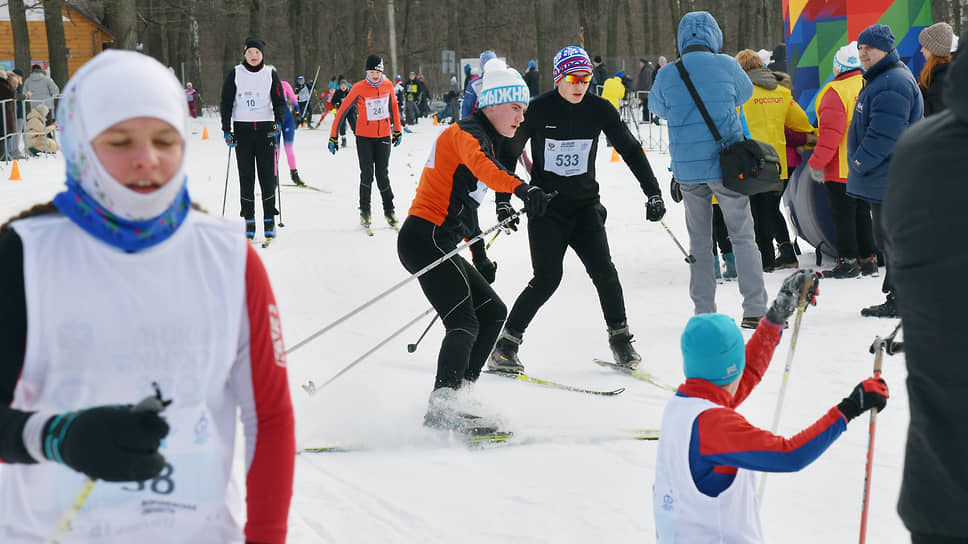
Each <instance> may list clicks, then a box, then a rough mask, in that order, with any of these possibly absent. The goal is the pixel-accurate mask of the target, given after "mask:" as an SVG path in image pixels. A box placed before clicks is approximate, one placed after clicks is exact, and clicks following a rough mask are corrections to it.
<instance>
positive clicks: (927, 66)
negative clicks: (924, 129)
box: [918, 23, 954, 117]
mask: <svg viewBox="0 0 968 544" xmlns="http://www.w3.org/2000/svg"><path fill="white" fill-rule="evenodd" d="M953 38H954V31H953V30H952V29H951V25H949V24H948V23H935V24H933V25H931V26H929V27H928V28H925V29H924V30H922V31H921V33H920V34H918V42H920V43H921V53H922V54H924V60H925V62H924V67H923V68H921V75H920V77H918V86H919V87H920V88H921V95H922V97H923V99H924V116H925V117H928V116H929V115H934V114H936V113H940V112H941V110H943V109H944V108H945V105H944V98H943V96H942V89H943V88H944V80H945V75H946V74H947V73H948V63H950V62H951V42H952V41H953Z"/></svg>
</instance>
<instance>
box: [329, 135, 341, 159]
mask: <svg viewBox="0 0 968 544" xmlns="http://www.w3.org/2000/svg"><path fill="white" fill-rule="evenodd" d="M328 147H329V152H330V153H332V154H333V155H335V154H336V150H337V149H339V140H337V139H336V136H331V137H330V138H329V146H328Z"/></svg>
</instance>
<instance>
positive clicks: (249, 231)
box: [245, 218, 255, 242]
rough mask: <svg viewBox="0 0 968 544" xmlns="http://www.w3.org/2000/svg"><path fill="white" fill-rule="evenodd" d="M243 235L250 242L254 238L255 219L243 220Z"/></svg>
mask: <svg viewBox="0 0 968 544" xmlns="http://www.w3.org/2000/svg"><path fill="white" fill-rule="evenodd" d="M245 237H246V238H248V239H249V241H250V242H251V241H252V240H254V239H255V219H248V218H246V220H245Z"/></svg>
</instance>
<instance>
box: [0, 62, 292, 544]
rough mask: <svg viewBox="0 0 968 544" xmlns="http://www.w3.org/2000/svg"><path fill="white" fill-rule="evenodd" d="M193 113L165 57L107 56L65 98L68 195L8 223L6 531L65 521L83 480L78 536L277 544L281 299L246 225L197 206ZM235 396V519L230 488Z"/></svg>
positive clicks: (281, 460)
mask: <svg viewBox="0 0 968 544" xmlns="http://www.w3.org/2000/svg"><path fill="white" fill-rule="evenodd" d="M122 78H123V79H124V80H125V81H127V82H128V83H127V85H128V86H127V87H126V89H125V92H124V93H117V92H116V84H117V81H119V80H121V79H122ZM187 113H188V112H187V105H186V101H185V99H184V94H183V92H182V90H181V88H180V86H179V84H178V82H177V81H176V80H175V78H174V77H173V76H172V75H171V74H170V73H169V71H168V70H167V69H166V68H165V67H164V66H162V65H161V64H160V63H158V62H157V61H155V60H153V59H151V58H150V57H146V56H144V55H141V54H139V53H134V52H129V51H107V52H104V53H101V54H100V55H98V56H97V57H95V58H94V59H93V60H91V61H90V62H88V63H87V64H86V65H84V66H83V67H82V68H81V69H80V70H79V71H78V72H77V73H76V74H75V75H74V77H73V78H71V80H70V81H69V82H68V83H67V86H66V88H65V91H64V94H63V96H62V98H61V101H60V105H59V108H58V112H57V118H58V121H59V131H60V141H61V145H62V146H63V147H62V149H63V154H64V159H65V161H66V163H67V180H66V185H67V186H66V188H65V190H64V191H63V192H61V193H60V194H58V195H57V196H56V197H54V200H53V202H50V203H47V204H42V205H39V206H35V207H34V208H32V209H31V210H28V211H27V212H24V213H22V214H20V216H18V217H16V218H14V219H13V220H11V221H10V222H8V223H7V224H5V225H3V226H2V227H0V282H2V283H3V286H4V289H3V290H2V291H0V314H2V315H3V316H4V326H3V327H0V461H2V462H3V463H4V464H5V465H6V466H4V467H3V469H2V470H0V541H2V542H4V543H7V544H10V543H21V542H40V541H43V540H45V539H46V538H48V537H50V536H52V535H54V534H55V526H57V522H58V519H59V517H60V515H61V513H62V512H64V511H65V510H66V509H68V507H69V506H70V505H71V503H72V501H73V500H74V498H75V496H76V495H77V493H78V491H79V490H80V489H82V488H83V487H84V482H85V481H86V478H91V479H93V480H95V481H97V484H96V485H94V486H93V488H92V489H91V492H90V494H89V495H87V498H86V501H84V503H83V507H82V508H81V509H80V511H79V512H78V513H77V515H76V516H75V517H74V519H73V521H72V523H71V526H70V541H71V542H98V543H107V542H112V543H113V542H161V541H170V542H179V543H182V542H199V543H202V542H205V543H207V542H243V541H246V542H262V543H282V542H284V541H285V537H286V520H287V516H288V510H289V501H290V499H291V495H292V478H293V464H294V448H295V445H294V436H293V431H294V425H293V413H292V404H291V401H290V398H289V388H288V382H287V378H286V368H285V353H284V347H283V343H282V338H281V337H280V333H279V331H280V324H279V313H278V310H277V309H276V305H275V301H274V296H273V293H272V289H271V287H270V286H269V281H268V277H267V276H266V272H265V269H264V268H263V266H262V263H261V262H260V260H259V258H258V257H257V256H256V254H255V251H254V250H253V249H251V247H250V246H249V244H248V243H247V242H246V239H245V235H244V234H243V228H242V224H241V222H239V221H237V220H236V221H229V220H225V219H220V218H214V217H211V216H209V215H207V214H205V213H204V212H202V211H199V210H197V209H195V208H193V207H192V202H191V199H190V197H189V194H188V189H187V175H186V172H185V166H186V164H185V163H186V161H185V159H186V157H187V153H186V150H185V146H186V144H187V138H188V118H187ZM153 384H155V386H154V387H152V386H153ZM153 393H154V398H152V394H153ZM146 396H147V397H146ZM142 398H144V399H145V400H143V401H142V402H138V401H139V399H142ZM161 401H164V402H161ZM168 401H171V402H170V403H169V402H168ZM135 403H137V404H136V405H134V406H133V404H135ZM239 409H241V414H242V422H243V426H244V428H245V437H246V438H245V470H246V479H245V485H246V491H247V492H246V497H247V509H248V516H247V521H246V522H245V527H244V528H243V526H242V525H241V523H240V522H239V521H237V518H238V516H237V515H236V512H237V511H238V508H236V507H235V505H233V504H232V503H231V500H230V499H229V497H233V498H234V497H238V496H239V494H238V493H237V492H236V488H237V487H238V484H239V483H240V482H236V481H235V479H234V478H233V477H232V464H233V459H234V457H235V454H234V450H235V437H236V434H237V432H236V422H237V420H238V416H236V411H237V410H239Z"/></svg>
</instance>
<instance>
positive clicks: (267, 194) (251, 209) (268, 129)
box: [232, 121, 279, 219]
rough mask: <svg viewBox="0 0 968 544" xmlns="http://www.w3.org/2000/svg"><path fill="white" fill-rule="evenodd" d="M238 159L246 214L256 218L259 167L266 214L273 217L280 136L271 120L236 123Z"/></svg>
mask: <svg viewBox="0 0 968 544" xmlns="http://www.w3.org/2000/svg"><path fill="white" fill-rule="evenodd" d="M232 128H233V130H234V131H235V160H236V164H238V166H239V193H240V197H241V201H242V214H241V215H242V217H244V218H246V219H254V218H255V174H256V169H257V168H258V172H259V187H260V188H261V189H262V215H263V217H264V218H265V219H269V218H271V217H272V216H274V215H278V214H279V212H278V211H276V175H275V170H276V154H275V151H276V147H275V145H276V139H275V134H274V133H273V131H272V123H271V122H269V121H266V122H260V123H234V124H233V126H232Z"/></svg>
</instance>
